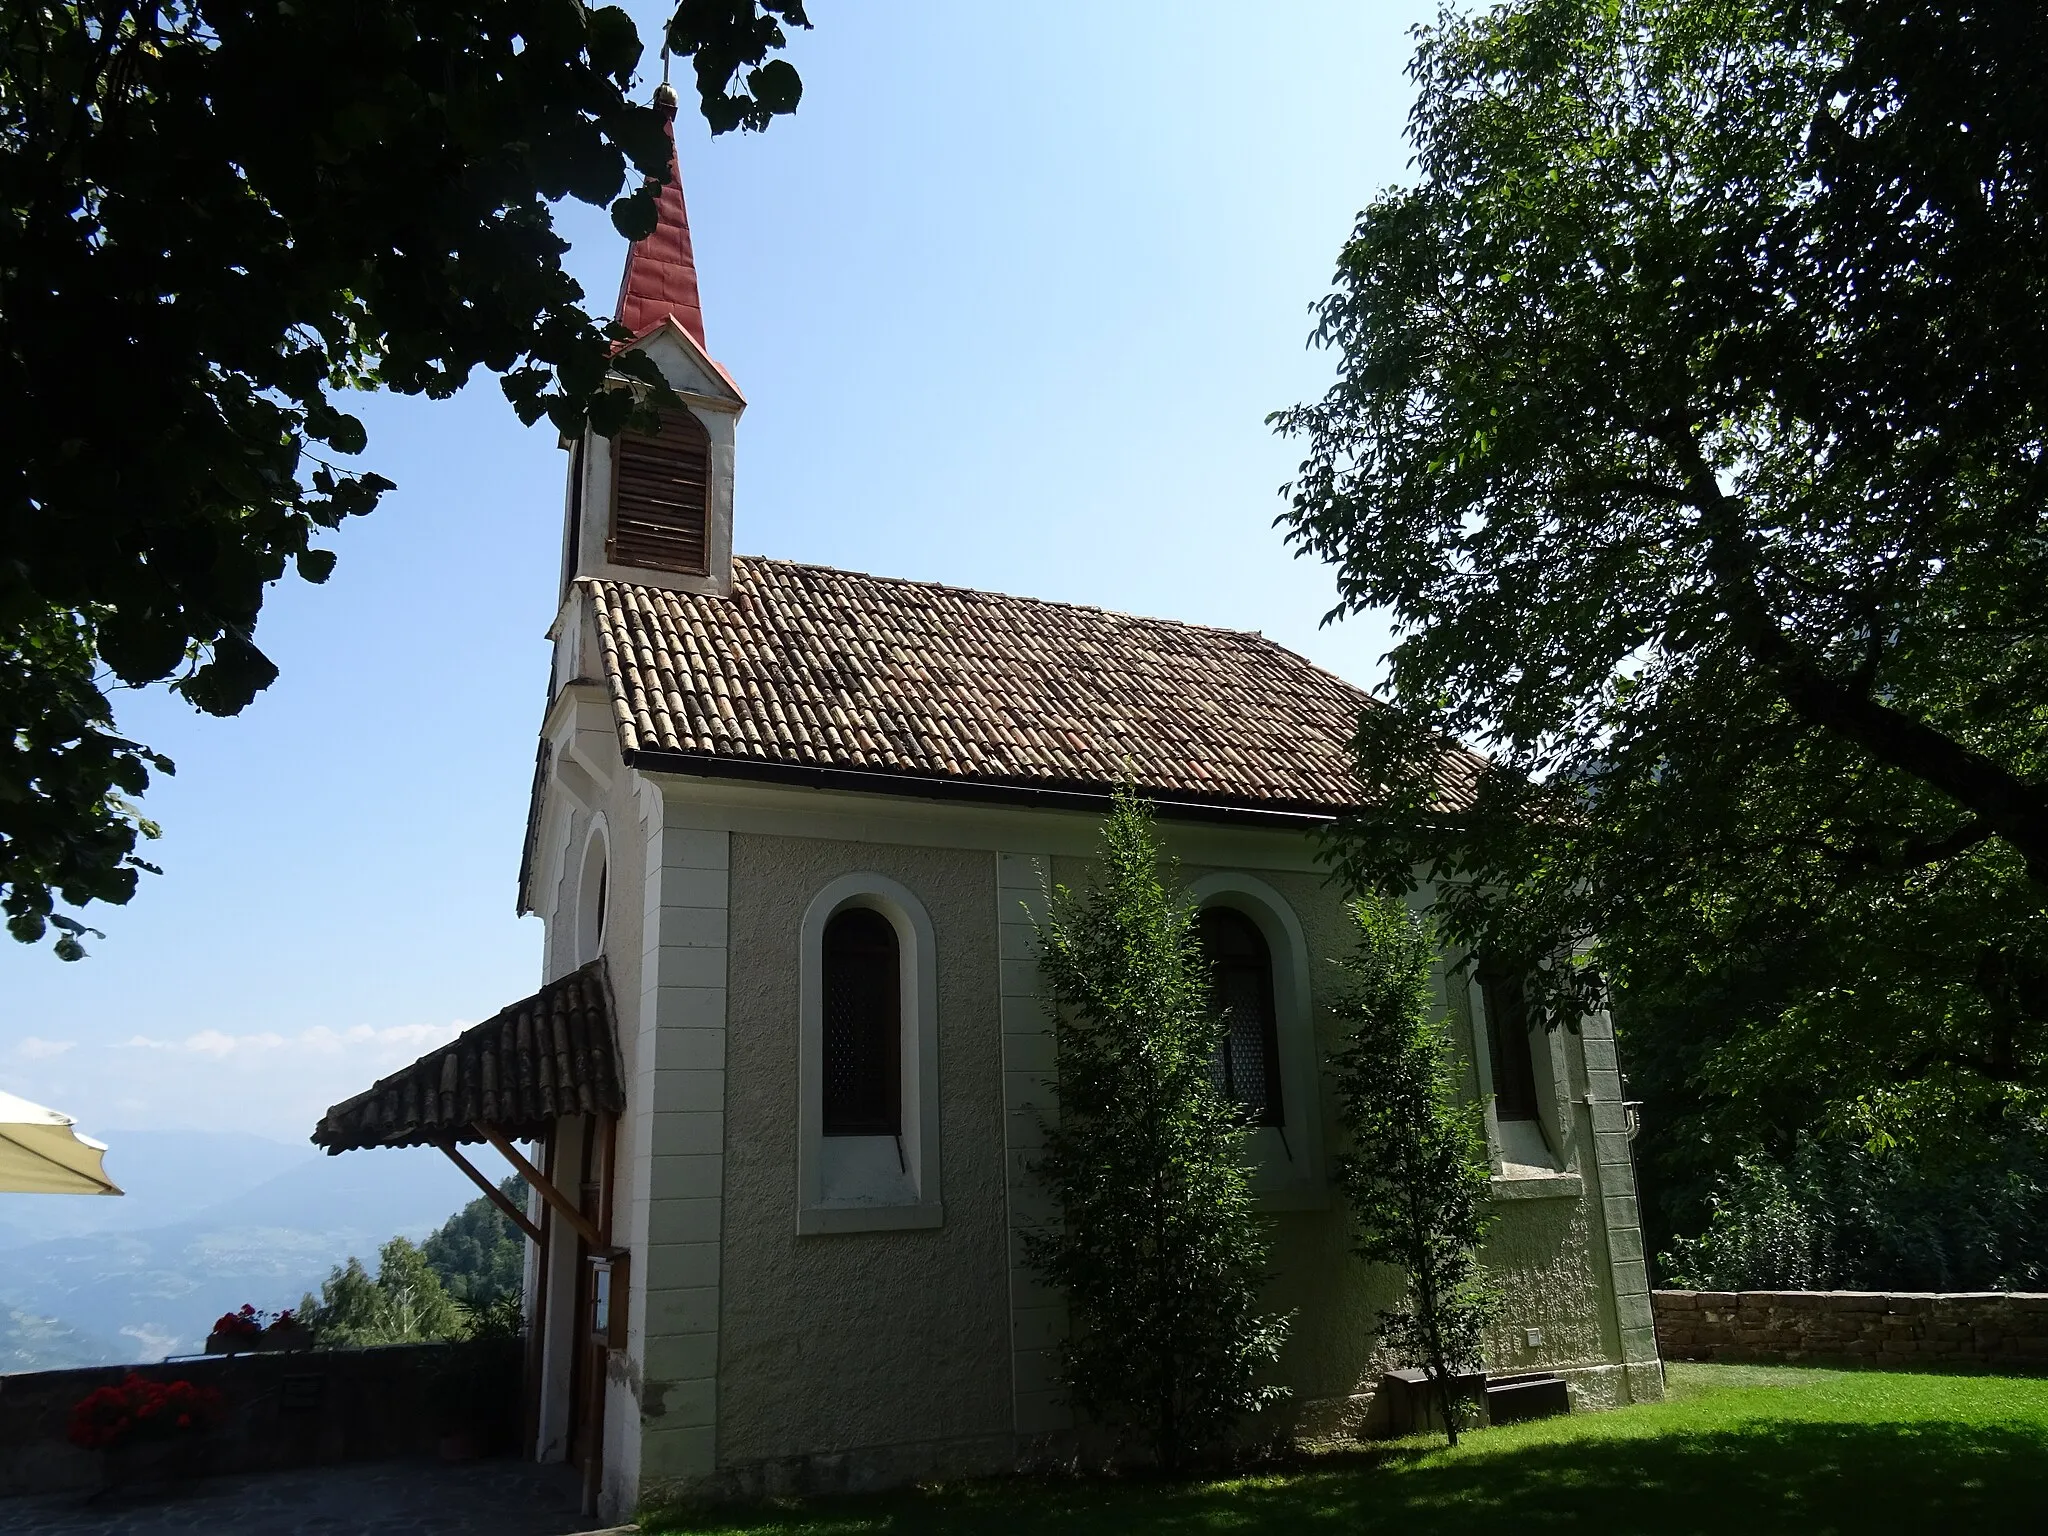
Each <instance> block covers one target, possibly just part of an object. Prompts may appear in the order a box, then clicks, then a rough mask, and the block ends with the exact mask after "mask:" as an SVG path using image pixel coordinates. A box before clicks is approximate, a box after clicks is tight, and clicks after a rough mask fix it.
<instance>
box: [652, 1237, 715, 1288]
mask: <svg viewBox="0 0 2048 1536" xmlns="http://www.w3.org/2000/svg"><path fill="white" fill-rule="evenodd" d="M636 1262H637V1263H638V1264H639V1266H640V1271H641V1274H640V1278H641V1281H642V1283H643V1284H645V1285H646V1287H647V1290H648V1293H649V1294H650V1295H652V1294H653V1293H654V1292H656V1291H663V1290H681V1289H686V1288H694V1287H698V1286H715V1285H717V1284H718V1265H719V1245H718V1244H717V1243H650V1244H649V1245H648V1246H647V1248H646V1249H645V1251H644V1253H643V1254H642V1255H636Z"/></svg>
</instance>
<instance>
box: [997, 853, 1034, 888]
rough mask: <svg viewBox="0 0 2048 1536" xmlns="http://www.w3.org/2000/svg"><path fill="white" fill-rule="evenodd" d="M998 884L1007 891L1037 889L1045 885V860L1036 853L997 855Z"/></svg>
mask: <svg viewBox="0 0 2048 1536" xmlns="http://www.w3.org/2000/svg"><path fill="white" fill-rule="evenodd" d="M996 885H997V886H998V888H1000V889H1002V890H1005V891H1017V890H1023V891H1037V890H1040V889H1042V888H1043V887H1044V885H1045V861H1044V859H1043V858H1042V857H1041V856H1039V855H1038V854H1035V853H999V854H997V855H996Z"/></svg>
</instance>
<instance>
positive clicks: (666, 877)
mask: <svg viewBox="0 0 2048 1536" xmlns="http://www.w3.org/2000/svg"><path fill="white" fill-rule="evenodd" d="M726 893H727V881H726V872H725V871H724V870H723V869H701V868H699V869H691V868H681V869H679V868H676V867H674V866H670V867H668V868H664V869H663V870H662V872H661V904H662V905H663V906H664V907H719V908H723V907H725V906H726V905H727V904H728V903H727V900H726Z"/></svg>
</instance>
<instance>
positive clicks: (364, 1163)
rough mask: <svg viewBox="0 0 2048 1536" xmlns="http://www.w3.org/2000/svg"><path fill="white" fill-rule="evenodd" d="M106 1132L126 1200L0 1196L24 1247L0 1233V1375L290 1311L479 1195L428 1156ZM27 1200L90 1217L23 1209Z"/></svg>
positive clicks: (170, 1342)
mask: <svg viewBox="0 0 2048 1536" xmlns="http://www.w3.org/2000/svg"><path fill="white" fill-rule="evenodd" d="M105 1139H106V1140H107V1141H108V1142H109V1143H110V1144H111V1145H113V1146H115V1147H116V1150H117V1151H125V1152H126V1153H127V1154H128V1156H127V1158H126V1162H127V1163H128V1166H127V1167H125V1168H123V1167H119V1166H117V1164H116V1160H115V1159H116V1153H115V1152H109V1153H108V1156H107V1167H108V1171H109V1172H110V1173H112V1174H113V1175H114V1177H115V1178H116V1180H117V1181H120V1182H121V1183H122V1186H123V1188H124V1189H128V1190H130V1191H131V1193H130V1194H128V1195H126V1196H123V1197H121V1198H118V1199H117V1198H100V1197H89V1196H80V1197H76V1198H72V1197H66V1196H57V1195H48V1196H27V1195H23V1196H10V1197H6V1198H5V1200H4V1202H0V1222H4V1223H6V1224H7V1226H9V1227H12V1228H14V1229H15V1230H16V1231H17V1232H23V1236H24V1237H26V1238H27V1239H28V1240H26V1241H24V1240H22V1239H21V1238H15V1239H13V1240H6V1239H0V1370H8V1371H21V1370H43V1369H53V1368H56V1367H58V1366H63V1365H72V1364H89V1363H97V1362H96V1361H95V1360H91V1359H87V1358H85V1357H86V1356H88V1355H97V1356H98V1358H99V1359H101V1360H115V1361H120V1360H129V1361H143V1360H158V1359H162V1358H163V1357H164V1356H165V1355H171V1354H190V1353H195V1352H197V1351H198V1350H199V1349H200V1347H201V1346H202V1345H203V1344H204V1342H205V1337H206V1330H207V1325H208V1324H210V1323H211V1322H212V1321H213V1320H214V1319H215V1318H216V1317H218V1316H220V1314H221V1313H223V1312H226V1311H230V1310H232V1309H233V1308H235V1307H238V1306H240V1305H242V1304H243V1303H244V1302H247V1303H249V1304H251V1305H253V1306H256V1307H259V1308H263V1309H265V1310H271V1309H276V1308H280V1307H291V1306H296V1305H297V1304H298V1301H299V1298H300V1296H301V1295H303V1294H304V1293H305V1292H306V1291H309V1290H317V1289H318V1288H319V1284H320V1282H321V1281H322V1280H323V1279H325V1278H326V1276H327V1272H328V1271H329V1270H330V1269H331V1268H333V1266H335V1265H336V1264H339V1263H341V1262H343V1261H344V1260H345V1259H347V1258H348V1257H349V1255H350V1254H354V1255H356V1256H357V1257H359V1258H362V1259H363V1260H365V1261H366V1262H367V1263H368V1264H369V1265H370V1267H371V1268H372V1269H373V1270H374V1269H375V1267H376V1251H377V1248H378V1247H379V1245H381V1244H382V1243H383V1242H384V1241H385V1240H386V1239H388V1238H390V1237H392V1236H394V1235H398V1234H403V1235H405V1236H407V1237H412V1238H420V1237H424V1236H425V1235H426V1234H427V1233H428V1232H430V1231H432V1230H433V1229H434V1228H435V1227H437V1226H439V1225H440V1224H441V1223H442V1222H444V1221H446V1220H447V1219H448V1217H449V1216H451V1215H452V1214H454V1212H455V1211H457V1210H459V1209H460V1208H461V1207H462V1206H463V1205H465V1204H466V1203H467V1202H468V1201H469V1200H470V1199H471V1198H473V1197H474V1196H475V1194H476V1186H475V1185H473V1184H471V1183H470V1182H469V1180H468V1179H466V1178H464V1177H463V1175H462V1174H461V1173H460V1172H459V1171H458V1170H457V1169H456V1168H455V1167H454V1165H453V1164H451V1163H450V1162H448V1160H447V1159H446V1158H444V1157H442V1156H441V1154H440V1153H438V1152H436V1151H434V1150H433V1149H431V1148H418V1149H412V1150H407V1151H396V1152H350V1153H347V1154H345V1155H344V1156H341V1157H324V1156H319V1155H317V1154H315V1155H306V1154H304V1153H301V1151H300V1149H298V1148H295V1147H289V1146H285V1145H283V1144H281V1143H277V1142H267V1141H264V1140H263V1139H262V1138H260V1137H254V1136H239V1135H235V1134H233V1133H227V1132H221V1133H211V1132H184V1131H154V1132H130V1133H128V1134H127V1135H126V1136H124V1137H121V1138H120V1139H119V1140H118V1141H117V1140H116V1137H115V1136H111V1135H110V1136H108V1137H106V1138H105ZM483 1166H486V1169H487V1171H489V1172H491V1173H492V1175H493V1176H494V1177H495V1176H496V1175H497V1174H498V1173H500V1172H502V1171H503V1170H501V1169H499V1168H497V1167H496V1163H495V1159H493V1160H491V1162H490V1163H489V1164H485V1165H483ZM34 1200H41V1201H43V1202H46V1203H47V1204H49V1205H52V1206H65V1205H69V1206H73V1207H90V1208H92V1209H91V1210H90V1211H89V1212H87V1213H86V1214H85V1215H80V1214H77V1213H76V1212H73V1211H59V1212H52V1213H50V1214H49V1215H47V1216H46V1215H44V1213H43V1212H42V1211H41V1210H39V1209H38V1210H31V1211H29V1212H27V1213H26V1214H24V1213H23V1212H22V1211H21V1210H20V1209H19V1207H21V1206H23V1205H25V1204H27V1203H28V1202H30V1201H34ZM131 1200H132V1201H134V1202H135V1203H134V1205H132V1206H130V1205H128V1202H129V1201H131ZM112 1207H123V1208H124V1209H123V1210H121V1211H120V1212H118V1213H117V1212H115V1211H114V1210H111V1209H108V1208H112ZM131 1213H132V1214H131ZM37 1225H40V1226H41V1228H42V1231H41V1232H40V1233H36V1232H35V1231H34V1227H35V1226H37ZM53 1227H54V1228H56V1229H57V1230H55V1231H54V1232H53V1231H51V1230H50V1229H51V1228H53ZM25 1228H26V1229H28V1230H27V1231H24V1230H23V1229H25ZM38 1238H40V1240H37V1239H38Z"/></svg>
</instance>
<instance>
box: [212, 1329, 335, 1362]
mask: <svg viewBox="0 0 2048 1536" xmlns="http://www.w3.org/2000/svg"><path fill="white" fill-rule="evenodd" d="M312 1347H313V1334H312V1331H311V1330H310V1329H307V1328H303V1327H301V1326H299V1325H298V1324H296V1323H294V1324H293V1325H292V1326H290V1327H288V1328H263V1329H259V1330H258V1331H257V1332H255V1333H242V1332H239V1331H237V1332H230V1333H209V1334H208V1335H207V1336H206V1352H207V1353H208V1354H209V1355H267V1354H272V1353H275V1352H277V1351H280V1350H290V1349H311V1348H312Z"/></svg>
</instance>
